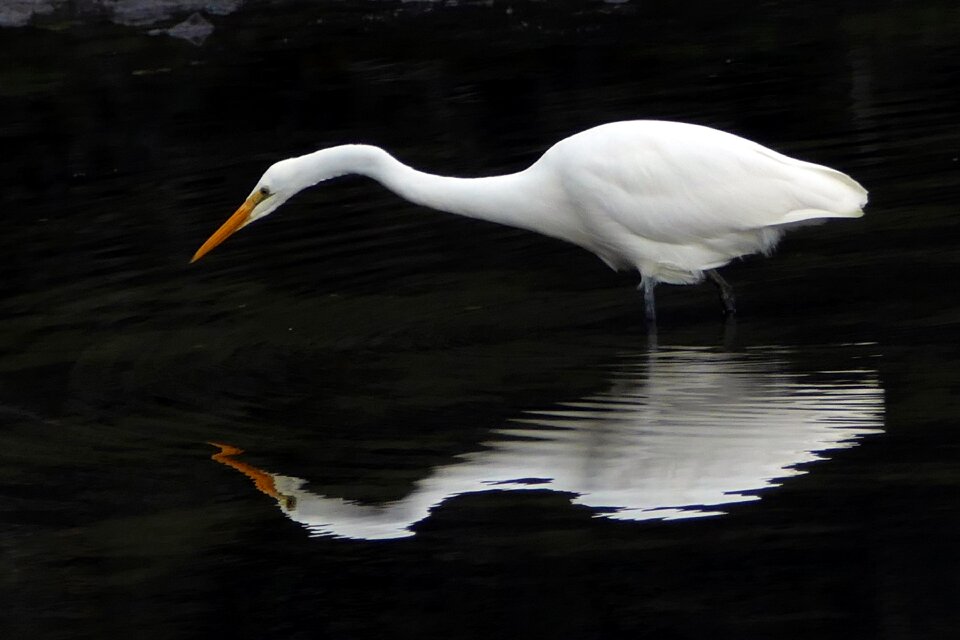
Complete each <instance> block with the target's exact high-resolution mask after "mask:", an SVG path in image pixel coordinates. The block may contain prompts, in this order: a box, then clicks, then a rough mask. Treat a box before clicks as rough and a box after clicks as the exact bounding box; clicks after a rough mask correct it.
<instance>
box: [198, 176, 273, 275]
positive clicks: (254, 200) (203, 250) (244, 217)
mask: <svg viewBox="0 0 960 640" xmlns="http://www.w3.org/2000/svg"><path fill="white" fill-rule="evenodd" d="M261 200H263V196H262V195H261V194H260V193H259V192H257V193H254V194H253V195H252V196H250V197H249V198H247V199H246V201H245V202H244V203H243V204H242V205H240V208H239V209H237V210H236V212H234V214H233V215H232V216H230V218H229V219H228V220H227V221H226V222H224V223H223V225H222V226H221V227H220V228H219V229H217V230H216V232H214V234H213V235H212V236H210V237H209V238H208V239H207V241H206V242H204V243H203V246H202V247H200V248H199V249H197V252H196V253H195V254H193V258H191V260H190V262H191V263H194V262H196V261H197V260H199V259H200V258H202V257H203V256H205V255H207V254H208V253H210V252H211V251H212V250H213V248H214V247H216V246H217V245H218V244H220V243H221V242H223V241H224V240H226V239H227V238H229V237H230V236H231V235H233V232H234V231H236V230H237V229H239V228H240V227H242V226H243V225H245V224H246V223H247V221H248V220H250V214H251V213H252V212H253V210H254V208H255V207H256V206H257V205H258V204H260V201H261Z"/></svg>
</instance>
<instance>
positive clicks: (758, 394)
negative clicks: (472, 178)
mask: <svg viewBox="0 0 960 640" xmlns="http://www.w3.org/2000/svg"><path fill="white" fill-rule="evenodd" d="M25 4H29V3H25ZM36 4H37V5H38V6H40V5H42V6H46V5H45V4H44V3H39V2H38V3H36ZM49 4H50V7H49V8H50V9H52V11H50V12H46V10H44V11H43V12H38V13H37V14H36V15H35V16H34V17H33V23H32V24H33V26H26V27H12V26H11V27H7V28H3V29H0V60H2V64H0V116H2V117H0V146H2V149H3V153H2V154H0V167H2V170H3V175H4V177H5V180H4V188H3V189H2V190H0V199H2V208H3V220H4V228H3V236H2V241H0V242H2V250H3V260H2V263H0V264H2V269H3V277H2V279H0V313H2V317H3V321H2V324H0V336H2V338H0V425H2V428H0V451H2V454H0V459H2V461H3V463H2V465H0V491H2V499H0V509H2V520H0V558H2V565H0V568H2V570H0V605H2V606H0V633H2V635H3V636H4V637H44V638H61V637H62V638H87V637H89V638H103V637H138V638H183V637H209V636H213V635H215V634H216V635H220V634H230V635H232V636H234V637H241V638H359V637H402V638H408V637H409V638H424V637H437V638H441V637H478V638H479V637H483V638H497V637H543V636H551V637H564V638H621V637H632V638H702V637H722V638H727V637H729V638H809V637H818V638H896V639H899V638H952V637H955V634H956V628H957V625H958V623H960V615H958V613H957V612H958V607H957V604H958V598H960V578H958V576H960V571H958V570H960V553H958V541H960V424H958V415H960V401H958V399H957V392H958V389H960V366H958V365H960V346H958V341H957V336H958V329H960V304H958V301H957V295H956V293H955V290H956V285H955V279H956V273H957V267H958V265H960V249H958V243H957V240H958V237H960V234H958V232H960V216H958V207H957V202H958V199H960V161H958V158H960V127H958V126H957V125H958V115H960V92H958V91H957V87H958V86H960V14H958V11H957V10H956V6H955V3H954V2H952V1H951V2H947V1H943V2H923V3H897V2H879V3H855V2H850V3H844V4H843V5H842V6H836V7H832V8H813V7H810V6H807V5H808V4H810V3H793V2H769V3H764V4H762V5H759V6H756V5H753V4H752V3H706V2H699V3H698V2H694V3H684V4H682V5H681V4H676V5H669V6H667V5H666V4H662V3H635V2H627V3H625V4H601V3H595V4H586V5H580V4H578V3H568V2H564V3H551V4H524V3H510V4H507V3H500V2H494V3H492V4H489V5H487V4H474V3H467V2H461V3H460V4H459V5H457V6H448V5H441V4H439V3H438V4H418V3H410V4H406V3H405V4H398V3H393V2H367V3H341V2H331V3H318V4H315V5H313V4H295V3H293V4H289V5H287V4H282V3H248V4H249V6H244V5H242V4H241V3H239V2H237V3H230V2H223V3H220V4H218V5H216V6H215V5H214V3H211V5H210V6H209V10H208V11H206V12H204V13H203V17H204V19H205V20H206V21H208V22H209V23H210V25H212V26H213V31H212V33H211V34H210V35H209V37H207V38H206V40H204V41H203V42H202V44H200V45H195V44H191V43H190V42H188V41H186V40H183V39H178V38H174V37H170V36H169V35H165V34H163V33H153V34H151V33H150V32H151V31H153V30H157V29H166V28H170V27H173V26H175V25H176V24H177V23H178V22H179V21H180V20H182V19H183V18H185V17H186V16H187V15H189V13H190V11H181V12H179V13H178V12H177V11H172V12H171V13H169V14H163V15H159V16H154V17H153V18H150V19H147V18H143V17H142V16H141V17H140V18H137V19H133V18H130V17H129V16H130V15H134V14H129V13H124V14H122V15H121V14H120V13H118V12H120V11H121V9H123V10H124V11H125V10H127V9H129V6H132V3H127V4H124V3H118V4H115V5H111V4H109V3H108V4H107V5H106V6H107V7H114V8H113V9H111V10H112V11H115V13H110V11H111V10H108V9H105V8H103V7H101V8H100V9H97V7H96V6H95V4H94V3H90V4H85V3H68V4H66V5H61V4H58V3H49ZM183 4H184V5H190V6H191V7H194V8H195V7H196V6H199V4H200V3H190V2H185V3H183ZM125 7H126V8H125ZM214 9H215V10H214ZM136 15H139V14H136ZM5 19H6V20H7V23H8V24H13V23H14V22H15V21H14V19H13V18H11V17H9V16H8V17H7V18H5ZM17 20H20V22H23V20H21V19H20V18H18V19H17ZM196 21H197V20H196V19H195V22H196ZM20 22H17V24H19V23H20ZM638 117H643V118H668V119H677V120H685V121H690V122H697V123H702V124H708V125H712V126H717V127H720V128H723V129H726V130H729V131H732V132H735V133H739V134H741V135H745V136H747V137H750V138H753V139H756V140H758V141H760V142H762V143H764V144H767V145H769V146H772V147H774V148H776V149H778V150H780V151H784V152H786V153H789V154H792V155H795V156H798V157H801V158H804V159H807V160H812V161H816V162H821V163H824V164H828V165H830V166H835V167H837V168H840V169H842V170H844V171H846V172H848V173H850V174H851V175H853V176H854V177H856V178H857V179H858V180H859V181H860V182H862V183H863V184H864V185H865V186H866V187H867V188H868V189H869V190H870V192H871V204H870V206H869V207H868V210H867V215H866V216H865V217H864V218H862V219H861V220H857V221H840V222H835V223H831V224H827V225H824V226H821V227H815V228H810V229H805V230H801V231H798V232H796V233H794V234H793V235H791V236H789V237H788V238H787V240H786V241H785V242H784V243H783V244H782V246H781V249H780V251H779V252H778V254H777V255H775V256H774V257H772V258H770V259H750V260H747V261H744V262H742V263H737V264H734V265H731V266H730V267H728V268H727V269H725V274H726V275H727V277H728V279H729V280H730V281H731V282H733V283H734V284H735V286H736V287H737V292H738V296H739V306H740V309H741V316H740V318H739V320H738V322H737V324H736V326H735V327H724V326H723V325H722V324H721V323H720V321H719V320H718V318H717V315H716V314H717V304H716V301H715V294H714V292H713V291H712V290H710V288H709V287H707V286H705V287H666V286H665V287H663V288H662V289H661V290H659V291H658V293H659V299H658V302H659V311H660V330H659V335H658V341H657V344H656V345H652V344H651V342H650V341H649V340H648V337H647V335H646V332H645V330H644V327H643V324H642V322H641V321H640V320H641V315H642V306H641V301H640V299H639V296H638V295H637V293H636V292H635V291H633V286H634V284H635V282H634V278H631V277H629V276H626V275H623V274H621V275H617V274H614V273H612V272H610V271H609V270H608V269H606V267H604V266H603V265H602V264H601V263H600V261H599V260H597V259H596V258H595V257H593V256H591V255H589V254H586V253H585V252H583V251H581V250H579V249H577V248H575V247H571V246H567V245H564V244H561V243H558V242H555V241H552V240H549V239H545V238H541V237H539V236H535V235H533V234H529V233H525V232H521V231H516V230H511V229H505V228H500V227H496V226H493V225H487V224H483V223H479V222H474V221H470V220H464V219H459V218H456V217H453V216H448V215H444V214H439V213H434V212H430V211H425V210H422V209H420V208H417V207H415V206H412V205H409V204H407V203H404V202H401V201H399V200H398V199H397V198H396V197H394V196H392V195H391V194H389V193H387V192H385V191H384V190H383V189H381V188H380V187H378V186H377V185H375V184H372V183H369V182H366V181H362V180H357V179H346V180H343V181H341V182H338V183H336V184H328V185H324V187H323V188H322V189H317V190H314V191H311V192H308V193H305V194H302V195H301V196H299V197H298V198H297V199H296V200H295V201H293V202H291V203H290V204H288V205H287V206H286V207H285V208H284V210H283V211H281V212H279V213H278V214H276V215H275V216H273V217H272V218H270V219H269V220H267V221H264V222H260V223H258V224H257V225H256V226H254V227H252V228H250V229H248V230H245V231H243V232H242V233H240V234H238V235H237V236H236V237H234V238H231V239H230V241H228V242H227V243H226V244H225V245H224V246H223V247H221V248H219V249H217V251H216V252H214V253H213V254H212V255H211V256H209V257H208V258H205V259H204V260H203V261H202V262H200V263H198V264H196V265H193V266H187V264H186V263H187V260H188V259H189V257H190V256H191V255H192V253H193V251H194V250H196V248H197V247H198V246H199V245H200V243H201V242H202V241H203V240H204V239H205V238H206V237H207V236H208V235H209V233H210V232H212V231H213V229H215V228H216V227H217V226H218V225H219V224H220V223H221V222H222V221H223V220H224V219H225V218H226V216H227V215H228V214H229V213H230V212H231V211H232V210H233V209H234V208H235V206H236V205H237V204H239V202H240V201H241V200H242V198H243V197H244V196H245V195H246V194H247V193H248V192H249V190H250V188H251V187H252V185H253V184H254V183H255V181H256V179H257V178H258V177H259V175H260V173H261V172H262V170H263V169H264V168H265V167H266V166H267V165H268V164H269V163H271V162H272V161H274V160H276V159H278V158H281V157H285V156H289V155H294V154H299V153H302V152H305V151H309V150H312V149H315V148H319V147H322V146H328V145H332V144H338V143H343V142H368V143H374V144H379V145H382V146H384V147H386V148H388V149H390V150H391V151H392V152H393V153H394V154H395V155H397V156H398V157H399V158H401V159H402V160H404V161H406V162H408V163H410V164H412V165H414V166H417V167H420V168H423V169H426V170H432V171H436V172H441V173H449V174H457V175H490V174H495V173H501V172H506V171H512V170H516V169H519V168H522V167H523V166H525V165H526V164H528V163H529V162H531V161H532V160H533V159H535V158H536V157H537V155H538V154H539V153H540V152H541V151H542V150H543V149H545V148H546V147H547V146H549V145H550V144H551V143H552V142H554V141H556V140H557V139H559V138H562V137H563V136H565V135H568V134H570V133H573V132H575V131H578V130H581V129H583V128H586V127H588V126H590V125H594V124H597V123H600V122H604V121H610V120H618V119H627V118H638Z"/></svg>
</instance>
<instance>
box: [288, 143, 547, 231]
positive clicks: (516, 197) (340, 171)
mask: <svg viewBox="0 0 960 640" xmlns="http://www.w3.org/2000/svg"><path fill="white" fill-rule="evenodd" d="M296 161H297V162H301V163H303V164H304V166H303V171H302V174H303V175H304V176H305V180H306V181H307V182H308V183H307V184H304V185H303V187H302V188H306V187H308V186H311V185H314V184H316V183H318V182H321V181H323V180H327V179H330V178H335V177H337V176H342V175H347V174H359V175H363V176H367V177H369V178H372V179H374V180H376V181H377V182H379V183H380V184H382V185H383V186H384V187H386V188H387V189H390V190H391V191H393V192H394V193H396V194H397V195H398V196H400V197H402V198H404V199H406V200H409V201H410V202H413V203H416V204H419V205H423V206H425V207H430V208H432V209H438V210H440V211H447V212H450V213H455V214H458V215H462V216H467V217H470V218H477V219H480V220H489V221H491V222H497V223H500V224H505V225H510V226H514V227H521V228H526V229H533V230H536V231H539V232H540V233H545V234H548V235H554V236H558V237H564V236H565V234H564V233H562V229H561V228H560V224H559V223H561V222H562V221H561V220H559V219H557V217H556V215H555V214H556V210H555V208H553V207H550V206H549V203H548V202H546V200H547V198H545V197H544V196H545V192H546V191H547V189H546V188H545V185H543V184H540V183H541V182H543V180H542V179H541V178H539V177H538V176H537V175H536V174H535V172H533V171H531V169H527V170H526V171H521V172H519V173H513V174H509V175H503V176H494V177H489V178H449V177H444V176H437V175H433V174H430V173H424V172H422V171H417V170H416V169H413V168H411V167H408V166H407V165H405V164H403V163H402V162H400V161H398V160H397V159H395V158H394V157H393V156H391V155H390V154H389V153H387V152H386V151H384V150H383V149H381V148H379V147H374V146H369V145H343V146H339V147H331V148H329V149H321V150H320V151H316V152H314V153H311V154H308V155H305V156H301V157H299V158H297V159H296Z"/></svg>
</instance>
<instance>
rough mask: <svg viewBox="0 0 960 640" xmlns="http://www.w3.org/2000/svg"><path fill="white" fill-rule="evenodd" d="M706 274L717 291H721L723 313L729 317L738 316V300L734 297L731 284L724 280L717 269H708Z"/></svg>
mask: <svg viewBox="0 0 960 640" xmlns="http://www.w3.org/2000/svg"><path fill="white" fill-rule="evenodd" d="M704 273H706V274H707V277H708V278H710V280H711V281H712V282H713V284H715V285H717V289H719V290H720V303H721V304H723V313H724V314H725V315H728V316H732V315H736V313H737V304H736V300H735V299H734V297H733V287H732V286H731V285H730V283H729V282H727V281H726V280H724V279H723V276H721V275H720V274H719V273H717V270H716V269H707V270H706V271H705V272H704Z"/></svg>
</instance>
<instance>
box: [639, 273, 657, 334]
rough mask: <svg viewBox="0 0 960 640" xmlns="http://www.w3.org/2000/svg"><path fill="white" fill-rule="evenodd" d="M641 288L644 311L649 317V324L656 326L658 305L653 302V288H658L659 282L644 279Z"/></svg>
mask: <svg viewBox="0 0 960 640" xmlns="http://www.w3.org/2000/svg"><path fill="white" fill-rule="evenodd" d="M640 286H641V287H643V311H644V315H646V317H647V324H649V325H650V326H656V324H657V305H656V303H655V302H654V300H653V288H654V287H655V286H657V281H656V280H654V279H653V278H643V280H642V281H641V282H640Z"/></svg>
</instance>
